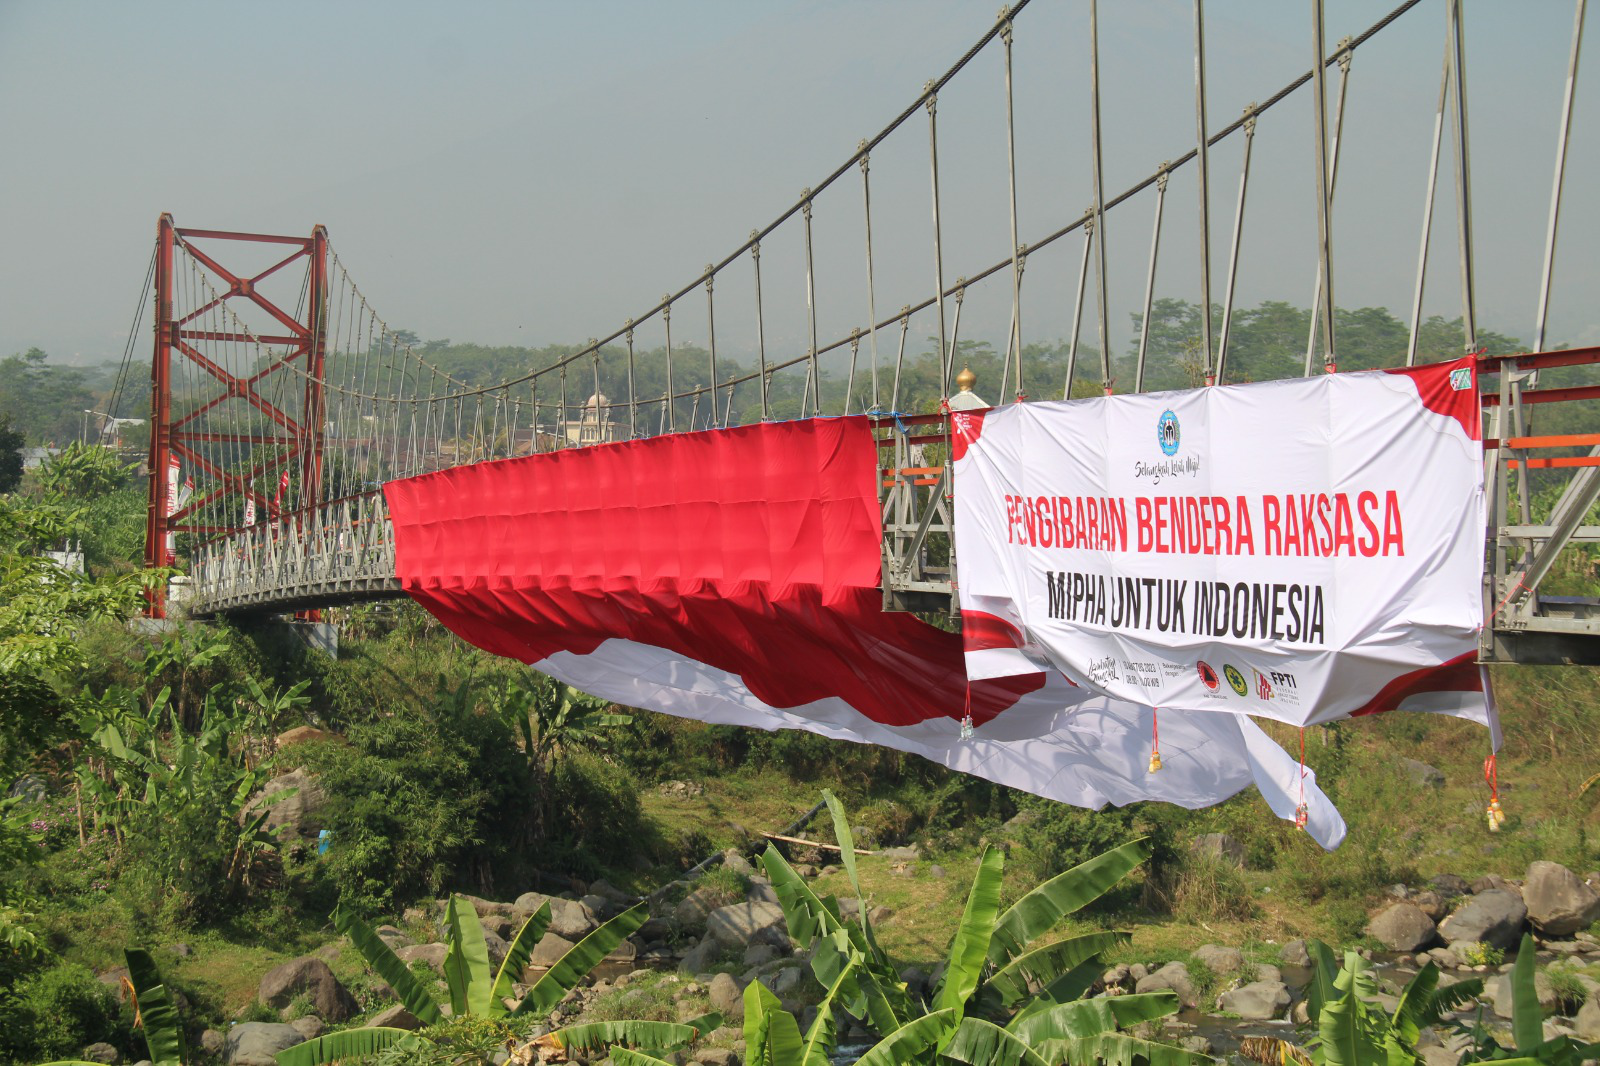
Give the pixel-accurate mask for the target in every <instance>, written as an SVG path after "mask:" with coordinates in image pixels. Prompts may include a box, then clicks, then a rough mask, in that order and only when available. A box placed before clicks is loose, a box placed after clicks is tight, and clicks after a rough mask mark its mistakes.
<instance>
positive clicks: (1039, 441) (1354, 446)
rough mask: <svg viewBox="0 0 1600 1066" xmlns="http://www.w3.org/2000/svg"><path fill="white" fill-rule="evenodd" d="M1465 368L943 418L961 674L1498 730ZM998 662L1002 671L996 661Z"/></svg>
mask: <svg viewBox="0 0 1600 1066" xmlns="http://www.w3.org/2000/svg"><path fill="white" fill-rule="evenodd" d="M1477 425H1478V407H1477V393H1476V387H1475V383H1474V378H1473V371H1472V364H1471V361H1470V360H1462V361H1458V362H1456V363H1450V364H1441V365H1440V366H1437V367H1428V368H1417V369H1416V370H1414V371H1407V372H1403V373H1386V372H1371V373H1352V374H1337V375H1323V376H1320V377H1316V378H1306V379H1301V380H1293V381H1273V382H1263V383H1260V384H1254V385H1239V386H1227V387H1217V388H1208V389H1196V390H1190V391H1184V392H1169V393H1152V394H1141V395H1130V396H1115V397H1104V398H1095V399H1087V400H1073V401H1068V402H1056V403H1029V404H1019V405H1013V406H1009V407H1004V408H995V409H991V410H988V411H983V412H972V413H966V412H963V413H960V414H957V415H956V416H954V419H953V432H954V434H955V437H956V443H955V448H954V454H955V462H954V464H953V465H954V470H955V481H954V485H955V488H954V497H955V545H956V557H957V566H958V572H959V574H960V582H959V587H960V597H961V606H962V610H963V613H964V615H965V616H966V617H968V618H972V619H976V618H982V619H985V620H987V621H988V622H989V623H991V631H992V630H994V629H995V628H997V627H998V628H1000V629H1005V628H1010V629H1013V630H1014V631H1015V632H1016V634H1017V639H1016V641H1015V646H1014V647H1012V648H1010V649H1005V648H998V649H997V648H996V647H995V646H994V644H993V642H992V641H991V642H990V643H987V644H984V643H980V644H979V645H978V646H974V644H973V643H972V642H970V641H969V643H968V644H967V647H968V653H967V654H968V660H967V661H968V670H969V676H972V677H998V676H1004V675H1006V674H1008V673H1026V672H1032V671H1035V670H1037V669H1038V667H1037V665H1034V664H1036V663H1038V662H1039V661H1041V660H1042V661H1047V662H1048V663H1049V664H1050V665H1051V666H1052V667H1053V668H1054V669H1056V670H1058V671H1059V672H1060V673H1061V674H1063V675H1064V676H1065V677H1067V678H1069V679H1071V681H1072V682H1074V683H1075V684H1077V685H1080V686H1083V687H1084V688H1085V689H1087V690H1088V691H1090V692H1092V693H1095V694H1099V695H1104V696H1107V697H1110V698H1113V699H1118V700H1127V701H1131V702H1133V703H1137V704H1143V705H1147V706H1159V707H1161V708H1162V711H1163V724H1164V723H1165V714H1166V710H1167V709H1168V708H1174V709H1184V710H1190V711H1224V712H1231V713H1234V714H1251V715H1260V716H1264V717H1268V718H1274V719H1277V720H1279V721H1283V722H1288V723H1291V724H1297V725H1306V724H1312V723H1318V722H1328V721H1333V720H1336V719H1340V718H1344V717H1347V716H1349V715H1351V714H1361V713H1373V712H1376V711H1384V710H1392V709H1405V710H1420V711H1431V712H1435V713H1445V714H1454V715H1457V716H1460V717H1466V718H1470V719H1472V720H1475V721H1479V722H1481V723H1483V724H1485V725H1489V726H1490V727H1491V728H1493V721H1492V715H1491V712H1490V708H1489V705H1488V703H1487V700H1486V698H1485V696H1484V694H1483V691H1482V688H1483V686H1482V683H1481V681H1480V680H1479V678H1480V676H1481V675H1480V672H1479V671H1478V670H1477V668H1476V666H1475V658H1476V652H1477V634H1478V630H1479V627H1480V625H1481V623H1482V621H1483V603H1482V598H1481V597H1482V586H1481V576H1482V565H1483V531H1484V528H1485V519H1484V510H1483V493H1482V465H1481V464H1482V446H1481V443H1480V442H1479V440H1477V439H1476V437H1477ZM997 651H999V652H1001V654H996V652H997Z"/></svg>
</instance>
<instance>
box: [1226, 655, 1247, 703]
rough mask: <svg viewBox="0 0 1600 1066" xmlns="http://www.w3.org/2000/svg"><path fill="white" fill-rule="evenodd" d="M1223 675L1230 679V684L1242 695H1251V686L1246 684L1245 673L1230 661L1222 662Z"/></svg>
mask: <svg viewBox="0 0 1600 1066" xmlns="http://www.w3.org/2000/svg"><path fill="white" fill-rule="evenodd" d="M1222 676H1223V677H1225V678H1227V679H1228V685H1229V687H1230V688H1232V689H1233V691H1235V692H1237V693H1238V694H1239V695H1241V696H1248V695H1250V686H1249V685H1247V684H1245V681H1244V675H1243V674H1241V673H1240V672H1239V671H1238V670H1236V669H1234V668H1233V665H1232V664H1230V663H1223V664H1222Z"/></svg>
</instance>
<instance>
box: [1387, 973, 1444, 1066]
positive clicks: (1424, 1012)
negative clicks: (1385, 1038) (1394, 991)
mask: <svg viewBox="0 0 1600 1066" xmlns="http://www.w3.org/2000/svg"><path fill="white" fill-rule="evenodd" d="M1438 986H1439V967H1437V966H1435V965H1434V964H1433V963H1431V962H1430V963H1428V964H1427V965H1426V966H1424V967H1423V968H1422V969H1420V970H1418V971H1417V975H1416V976H1415V977H1413V978H1412V979H1411V980H1409V981H1407V982H1406V987H1405V988H1404V989H1402V990H1401V992H1400V1002H1399V1003H1397V1004H1396V1005H1395V1008H1394V1015H1393V1017H1391V1018H1390V1019H1389V1028H1390V1032H1391V1034H1392V1035H1393V1037H1394V1038H1395V1039H1396V1040H1398V1041H1399V1042H1400V1044H1401V1045H1402V1046H1403V1047H1406V1048H1414V1047H1416V1045H1417V1037H1419V1036H1421V1035H1422V1027H1423V1026H1425V1025H1427V1024H1428V1009H1429V1004H1430V1003H1431V1002H1432V1000H1433V992H1434V989H1436V988H1437V987H1438Z"/></svg>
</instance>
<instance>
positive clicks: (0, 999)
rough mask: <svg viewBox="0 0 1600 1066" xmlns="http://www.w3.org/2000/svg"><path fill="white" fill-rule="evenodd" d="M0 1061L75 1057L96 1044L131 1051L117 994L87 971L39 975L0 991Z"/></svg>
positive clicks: (61, 969)
mask: <svg viewBox="0 0 1600 1066" xmlns="http://www.w3.org/2000/svg"><path fill="white" fill-rule="evenodd" d="M0 1015H3V1016H4V1018H5V1020H6V1022H5V1025H3V1026H0V1058H9V1059H11V1060H13V1061H19V1062H40V1061H44V1060H47V1059H56V1058H64V1057H68V1056H76V1055H77V1054H78V1052H79V1051H80V1050H81V1049H82V1048H83V1046H84V1045H85V1044H93V1043H96V1042H98V1041H106V1042H107V1043H111V1044H116V1045H118V1046H120V1047H123V1048H124V1049H126V1048H128V1047H130V1046H131V1044H132V1041H131V1039H130V1035H131V1034H130V1033H129V1029H128V1026H127V1024H126V1023H125V1022H124V1020H123V1018H122V1016H121V1011H120V1009H119V1007H118V1005H117V994H116V992H115V991H114V990H113V989H112V988H111V987H110V986H108V985H105V984H103V983H101V981H100V980H99V979H98V978H96V977H95V975H94V974H93V973H92V972H90V971H89V969H88V968H86V967H83V966H78V965H64V966H56V967H53V968H51V969H47V970H40V971H38V972H36V973H33V974H31V975H29V976H27V977H24V978H22V979H21V980H20V981H18V982H17V984H16V986H15V987H14V988H13V989H12V990H11V991H9V992H0Z"/></svg>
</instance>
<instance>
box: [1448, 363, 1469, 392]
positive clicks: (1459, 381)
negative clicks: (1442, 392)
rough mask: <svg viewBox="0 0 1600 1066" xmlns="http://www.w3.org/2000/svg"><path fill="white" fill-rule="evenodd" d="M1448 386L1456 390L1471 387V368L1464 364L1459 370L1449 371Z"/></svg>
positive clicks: (1459, 390) (1460, 390)
mask: <svg viewBox="0 0 1600 1066" xmlns="http://www.w3.org/2000/svg"><path fill="white" fill-rule="evenodd" d="M1450 387H1451V388H1452V389H1454V390H1455V391H1456V392H1465V391H1466V390H1468V389H1470V388H1472V368H1471V367H1466V366H1464V367H1462V368H1461V369H1460V370H1452V371H1450Z"/></svg>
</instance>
